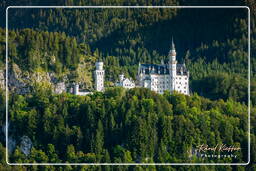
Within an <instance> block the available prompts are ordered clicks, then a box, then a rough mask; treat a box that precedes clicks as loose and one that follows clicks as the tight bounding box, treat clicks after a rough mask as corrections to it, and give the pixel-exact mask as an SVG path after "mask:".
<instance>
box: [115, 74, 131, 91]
mask: <svg viewBox="0 0 256 171" xmlns="http://www.w3.org/2000/svg"><path fill="white" fill-rule="evenodd" d="M116 86H121V87H124V88H128V89H130V88H134V87H135V82H134V81H133V80H132V79H129V78H125V77H124V74H121V75H119V81H118V82H116Z"/></svg>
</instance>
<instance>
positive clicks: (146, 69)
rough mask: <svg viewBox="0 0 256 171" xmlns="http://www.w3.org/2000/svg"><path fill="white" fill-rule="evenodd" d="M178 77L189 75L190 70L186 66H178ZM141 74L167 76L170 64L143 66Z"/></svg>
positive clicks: (141, 66)
mask: <svg viewBox="0 0 256 171" xmlns="http://www.w3.org/2000/svg"><path fill="white" fill-rule="evenodd" d="M176 70H177V73H176V74H177V75H188V70H187V68H186V66H185V65H184V64H177V65H176ZM140 72H142V73H144V74H158V75H166V74H169V65H168V64H164V65H163V64H141V65H140Z"/></svg>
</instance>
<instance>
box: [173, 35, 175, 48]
mask: <svg viewBox="0 0 256 171" xmlns="http://www.w3.org/2000/svg"><path fill="white" fill-rule="evenodd" d="M172 50H175V45H174V42H173V36H172Z"/></svg>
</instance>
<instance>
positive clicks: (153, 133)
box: [1, 87, 255, 168]
mask: <svg viewBox="0 0 256 171" xmlns="http://www.w3.org/2000/svg"><path fill="white" fill-rule="evenodd" d="M33 92H34V93H32V94H30V95H26V96H21V95H14V96H12V97H11V98H10V104H9V107H10V120H11V123H10V126H9V129H10V130H9V137H10V138H11V139H15V140H16V141H17V142H16V143H17V147H16V148H14V149H12V150H13V151H14V152H13V153H12V155H10V162H66V161H67V162H77V163H79V162H81V163H82V162H88V163H91V162H114V163H121V162H125V163H129V162H146V163H148V162H149V163H150V162H158V163H161V162H173V161H175V162H184V161H186V162H211V161H215V162H245V161H246V160H247V150H246V149H247V141H248V139H247V137H248V136H247V129H248V122H247V119H248V118H247V106H246V105H242V104H240V103H237V102H234V101H233V100H228V101H227V102H224V101H223V100H219V101H211V100H208V99H205V98H202V97H199V96H198V95H192V96H185V95H181V94H172V95H170V94H169V93H168V92H166V93H165V94H164V95H158V94H156V93H154V92H151V91H150V90H148V89H132V90H129V91H127V90H125V89H122V88H110V89H108V90H107V91H106V92H105V93H104V94H102V93H96V94H94V95H90V96H85V97H79V96H74V95H70V94H61V95H55V94H52V93H51V90H50V89H49V90H47V89H42V88H40V87H37V88H35V90H34V91H33ZM1 99H2V100H3V99H4V98H3V97H2V98H1ZM3 108H4V106H2V108H1V109H2V110H3ZM252 112H255V109H253V110H252ZM24 135H26V136H28V137H30V138H31V141H32V143H33V147H32V151H31V154H30V155H28V156H26V155H25V154H23V153H22V152H21V150H20V149H19V145H20V146H21V144H19V141H20V140H21V138H22V137H23V136H24ZM117 137H118V138H117ZM252 140H253V141H255V137H254V136H253V138H252ZM145 142H147V143H145ZM222 143H224V144H234V145H236V146H237V147H241V148H242V150H241V151H239V152H236V153H235V154H238V157H237V158H236V159H232V158H231V159H230V158H226V159H225V158H224V159H223V158H221V159H212V158H211V159H207V158H206V159H202V158H200V157H199V158H198V157H196V156H195V155H196V154H194V152H192V151H190V150H191V149H193V148H196V147H197V145H198V144H209V145H210V146H215V145H216V144H222ZM1 148H3V147H1ZM254 155H255V154H254ZM1 157H2V158H4V154H2V155H1ZM124 168H125V167H124Z"/></svg>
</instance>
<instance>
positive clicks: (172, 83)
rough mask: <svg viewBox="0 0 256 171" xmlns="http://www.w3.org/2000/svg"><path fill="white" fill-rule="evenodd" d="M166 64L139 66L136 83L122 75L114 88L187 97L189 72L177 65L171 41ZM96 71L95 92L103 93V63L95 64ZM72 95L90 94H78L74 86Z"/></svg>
mask: <svg viewBox="0 0 256 171" xmlns="http://www.w3.org/2000/svg"><path fill="white" fill-rule="evenodd" d="M168 58H169V60H168V62H167V63H164V62H161V64H140V63H139V67H138V73H137V77H136V79H137V80H136V82H134V81H133V80H132V79H129V78H125V76H124V74H121V75H119V80H118V81H117V82H116V83H115V85H116V86H121V87H124V88H127V89H131V88H135V87H144V88H148V89H150V90H152V91H155V92H157V93H159V94H163V93H164V91H166V90H168V91H170V92H171V93H172V92H174V91H176V92H179V93H182V94H186V95H189V71H188V70H187V68H186V66H185V64H177V60H176V50H175V46H174V43H173V41H172V48H171V50H170V51H169V54H168ZM95 65H96V70H95V71H94V80H95V90H96V91H100V92H102V91H104V89H105V87H104V79H105V78H104V77H105V70H104V69H103V62H99V61H98V62H96V64H95ZM73 92H74V94H76V95H88V94H91V93H92V92H79V86H78V85H75V87H74V91H73Z"/></svg>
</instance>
